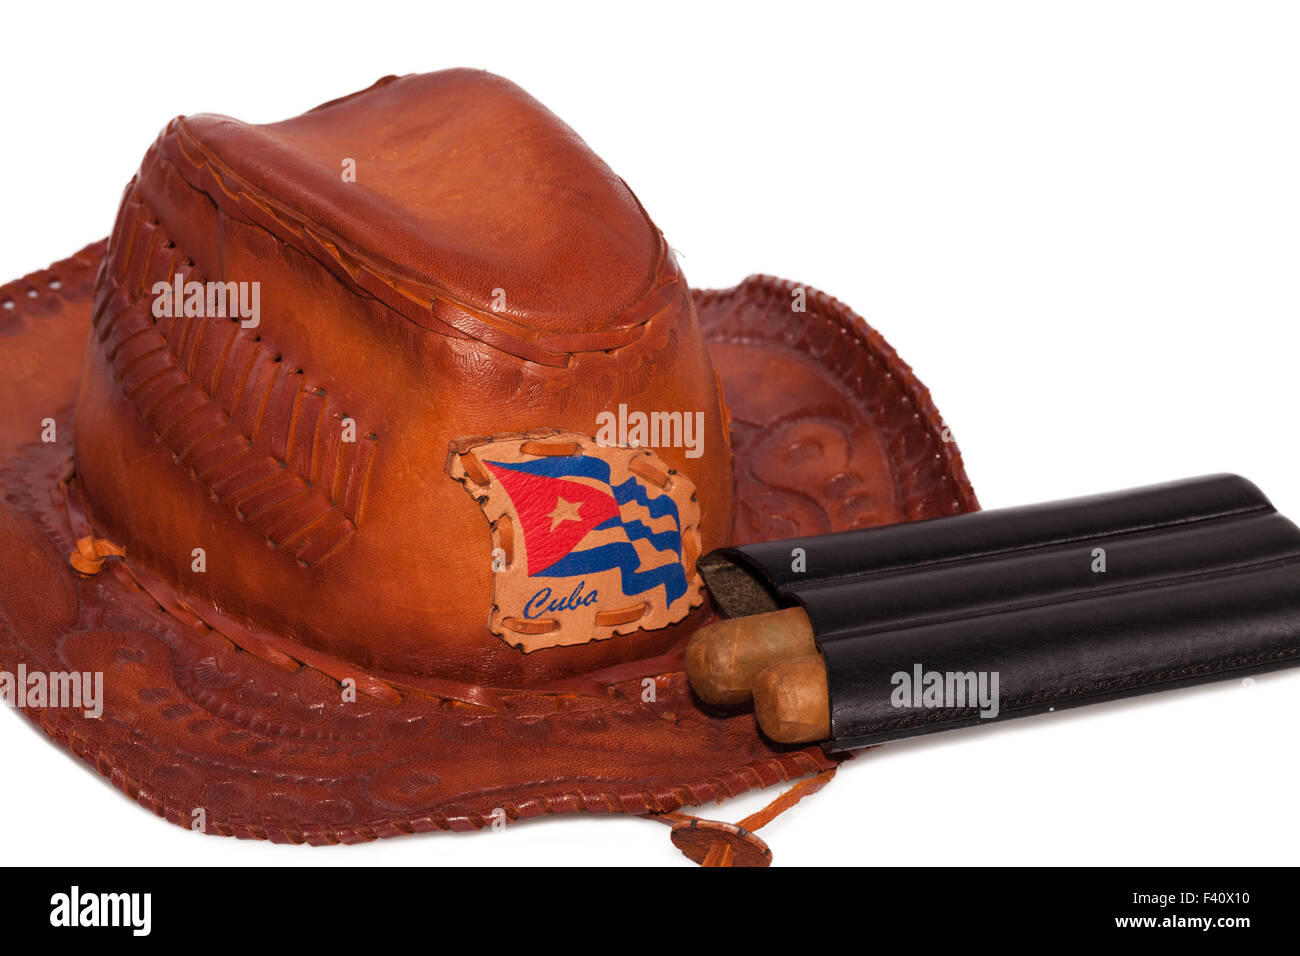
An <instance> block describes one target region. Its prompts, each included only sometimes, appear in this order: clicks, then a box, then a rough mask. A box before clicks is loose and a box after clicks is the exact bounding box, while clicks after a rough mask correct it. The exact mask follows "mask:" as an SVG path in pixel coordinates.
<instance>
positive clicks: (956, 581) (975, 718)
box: [701, 475, 1300, 750]
mask: <svg viewBox="0 0 1300 956" xmlns="http://www.w3.org/2000/svg"><path fill="white" fill-rule="evenodd" d="M701 570H702V572H703V574H704V576H705V579H706V581H707V582H708V584H709V588H710V591H711V593H712V594H713V596H714V599H715V601H716V602H717V603H718V604H719V605H720V607H721V608H722V609H723V611H724V612H725V613H728V614H750V613H757V612H761V611H769V610H775V609H777V608H781V607H788V606H794V605H798V606H801V607H802V608H803V609H804V610H805V611H806V612H807V614H808V617H809V619H810V621H811V622H812V626H813V633H814V636H815V637H816V639H817V643H818V646H819V648H820V650H821V652H822V654H823V657H824V660H825V663H826V672H827V683H828V688H829V693H830V713H831V735H832V736H831V740H830V741H829V742H828V744H827V746H828V747H830V748H831V749H840V750H842V749H850V748H854V747H861V746H866V745H868V744H874V743H880V742H882V741H886V740H892V739H895V738H899V737H906V736H912V735H916V734H922V733H930V732H933V731H938V730H947V729H951V728H955V727H962V726H968V725H972V724H978V723H984V722H987V721H990V720H1005V719H1009V718H1011V717H1020V716H1026V715H1029V714H1034V713H1040V712H1042V711H1046V710H1051V709H1059V708H1064V707H1073V706H1079V705H1082V704H1088V703H1093V702H1096V701H1102V700H1109V699H1112V698H1118V697H1125V696H1130V695H1135V694H1140V693H1146V692H1150V691H1155V690H1165V689H1169V688H1174V687H1181V686H1185V685H1188V684H1195V683H1200V682H1204V681H1212V680H1223V679H1226V678H1229V677H1235V676H1239V675H1244V674H1249V673H1255V672H1260V671H1265V670H1269V669H1273V668H1280V667H1286V666H1290V665H1294V664H1296V663H1300V530H1297V528H1296V526H1295V525H1294V524H1292V523H1291V522H1290V521H1288V520H1287V519H1286V518H1285V517H1283V516H1282V515H1280V514H1278V513H1277V512H1276V510H1275V509H1274V508H1273V506H1272V505H1271V504H1270V503H1269V501H1268V499H1267V498H1265V497H1264V495H1263V494H1262V493H1261V492H1260V491H1259V489H1258V488H1256V487H1255V486H1254V485H1253V484H1251V483H1250V482H1249V481H1246V480H1245V479H1244V478H1240V477H1238V476H1235V475H1214V476H1208V477H1203V478H1192V479H1187V480H1184V481H1178V482H1171V483H1169V484H1163V485H1155V486H1151V487H1146V488H1137V489H1133V490H1130V491H1122V492H1116V493H1112V494H1105V495H1097V496H1092V497H1087V498H1075V499H1070V500H1066V501H1057V502H1049V503H1046V504H1039V505H1031V506H1027V507H1021V508H1008V509H1001V510H995V511H984V512H975V513H972V514H966V515H960V516H955V517H951V518H937V519H932V520H928V521H918V522H913V523H910V524H900V525H891V526H888V527H882V528H872V529H865V530H861V531H851V532H841V533H837V534H829V535H821V536H814V537H807V538H798V539H790V540H787V541H776V542H764V543H762V544H755V545H746V546H743V547H739V548H727V549H722V550H720V551H715V552H713V553H712V554H710V555H708V556H706V558H705V559H704V560H703V561H702V562H701Z"/></svg>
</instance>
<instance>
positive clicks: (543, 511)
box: [484, 462, 619, 577]
mask: <svg viewBox="0 0 1300 956" xmlns="http://www.w3.org/2000/svg"><path fill="white" fill-rule="evenodd" d="M484 464H485V465H486V466H487V468H488V470H489V471H491V472H492V474H493V476H494V477H495V478H496V480H497V481H499V482H501V487H503V488H504V489H505V491H506V494H507V495H508V496H509V497H510V502H511V504H513V505H514V506H515V513H516V514H517V515H518V516H519V528H520V530H521V531H523V534H524V549H525V550H526V551H527V552H528V574H529V576H530V577H531V576H532V575H534V574H537V573H538V572H539V571H545V570H546V569H547V568H549V567H550V566H551V565H552V564H554V563H555V562H556V561H559V560H560V559H561V558H563V557H564V556H565V555H566V554H568V553H569V552H570V551H572V550H573V549H574V548H575V547H576V546H577V545H578V543H579V542H580V541H582V539H583V538H585V537H586V536H587V533H588V532H589V531H591V529H592V528H594V527H596V525H598V524H601V523H603V522H605V521H608V520H609V519H610V518H614V517H617V516H618V513H619V511H618V502H616V501H615V500H614V496H613V495H611V494H610V493H609V492H607V491H602V490H600V489H599V488H593V487H591V486H590V485H584V484H581V483H579V482H576V481H568V480H567V479H564V478H548V477H541V476H538V475H530V474H528V473H527V472H522V471H515V470H514V469H512V468H508V467H502V466H500V465H496V464H493V463H491V462H484Z"/></svg>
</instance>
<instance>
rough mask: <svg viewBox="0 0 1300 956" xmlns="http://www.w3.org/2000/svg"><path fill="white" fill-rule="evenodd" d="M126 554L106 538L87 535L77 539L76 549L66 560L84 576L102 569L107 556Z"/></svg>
mask: <svg viewBox="0 0 1300 956" xmlns="http://www.w3.org/2000/svg"><path fill="white" fill-rule="evenodd" d="M124 554H126V550H125V549H124V548H121V547H119V546H118V545H116V544H114V543H113V542H112V541H109V540H108V539H107V538H95V537H91V536H89V535H87V536H86V537H84V538H78V539H77V549H76V550H75V551H73V552H72V553H71V554H69V555H68V562H69V563H70V564H71V565H72V567H73V569H74V570H75V571H76V572H77V573H78V574H84V575H85V576H86V577H90V576H91V575H94V574H98V573H99V572H100V571H102V570H104V560H105V559H106V558H109V557H119V558H120V557H121V556H122V555H124Z"/></svg>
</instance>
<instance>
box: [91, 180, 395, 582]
mask: <svg viewBox="0 0 1300 956" xmlns="http://www.w3.org/2000/svg"><path fill="white" fill-rule="evenodd" d="M177 275H179V276H181V277H182V279H183V281H184V282H191V281H193V282H199V283H202V282H204V281H206V278H207V277H206V276H205V275H204V273H203V271H202V269H201V268H200V267H199V266H197V265H196V264H195V262H194V260H193V258H192V257H191V256H190V255H189V254H188V253H187V252H186V250H184V249H182V248H180V247H179V246H178V245H177V243H176V241H175V240H174V239H173V238H171V237H170V236H169V235H168V234H167V232H166V231H165V230H164V229H163V227H162V226H161V225H160V224H159V222H158V219H157V217H156V216H154V214H153V212H152V211H151V210H150V208H149V206H148V204H146V203H145V202H144V201H143V200H142V199H141V198H140V196H139V195H138V194H137V193H136V192H135V189H134V184H132V185H131V186H128V187H127V193H126V196H125V197H124V198H123V201H122V207H121V212H120V213H119V216H118V223H117V226H116V227H115V228H114V231H113V238H112V240H111V243H110V246H109V255H108V261H107V263H106V267H105V270H104V276H103V278H102V281H101V282H100V284H99V289H98V292H97V294H96V300H95V311H94V318H93V324H94V328H95V333H96V335H97V339H98V342H99V344H100V347H101V348H103V349H104V351H105V354H106V355H107V357H108V359H109V362H110V365H111V367H112V369H113V374H114V377H115V378H116V379H117V381H118V383H119V384H120V386H121V388H122V390H123V392H124V394H125V395H126V397H127V399H128V400H129V401H130V403H131V405H132V406H133V407H134V408H135V410H136V412H137V413H138V414H139V416H140V418H141V419H142V420H143V421H144V422H146V423H147V424H148V425H149V426H150V427H151V428H152V429H153V432H154V434H155V436H156V437H157V438H158V439H159V440H160V441H161V442H163V443H164V444H165V445H167V447H168V448H169V449H171V451H172V453H173V455H175V456H176V459H177V461H178V462H179V463H180V464H181V465H182V466H184V467H185V468H186V469H188V470H189V472H190V473H191V475H192V476H193V477H194V479H195V480H196V481H198V482H199V483H200V484H202V485H203V487H204V488H206V489H207V490H208V492H209V493H210V494H212V495H213V496H214V497H215V498H216V499H217V500H218V501H220V502H222V503H223V504H225V505H227V506H228V507H230V508H231V509H232V510H233V511H234V512H235V514H236V515H237V516H238V517H239V519H240V520H241V521H243V522H245V523H247V524H248V526H249V528H250V530H251V531H252V532H253V533H255V534H257V535H259V536H260V537H263V538H265V539H266V540H268V541H269V542H271V543H272V544H273V545H274V546H275V548H276V550H277V551H278V552H280V553H282V554H284V555H286V556H288V557H291V558H293V559H295V560H297V561H298V562H300V563H301V564H303V565H305V566H311V565H314V564H317V563H319V562H320V561H322V560H324V559H325V558H326V557H328V556H329V555H330V554H331V553H333V552H334V551H335V550H336V549H337V548H338V547H339V546H340V545H342V544H343V543H344V542H345V541H346V540H347V539H348V538H349V537H351V536H352V534H354V533H355V531H356V529H357V523H358V522H359V520H360V516H361V510H362V505H363V502H364V498H365V488H366V482H367V478H368V477H369V473H370V468H371V465H372V464H373V460H374V455H375V449H376V440H375V438H374V436H371V435H367V434H366V433H365V432H364V431H363V430H362V428H361V426H360V425H359V424H357V425H355V426H354V430H355V431H356V432H357V434H356V440H355V441H352V442H348V441H343V440H342V437H341V436H342V434H343V429H342V428H341V427H340V422H341V419H342V418H343V409H342V408H341V407H340V406H339V405H338V404H337V403H336V402H334V401H332V400H331V399H330V398H329V396H327V395H326V393H325V390H324V389H323V388H320V387H318V386H315V385H313V384H312V383H311V381H310V379H309V378H308V375H307V373H306V372H305V371H304V370H303V369H301V368H293V367H290V366H289V365H288V364H287V363H285V362H283V361H281V358H280V356H279V355H278V354H277V353H276V351H275V349H274V348H273V347H271V345H269V344H267V343H263V342H262V339H261V335H260V334H259V333H258V332H256V331H255V330H252V329H245V328H242V327H241V325H240V322H239V319H238V317H237V316H236V317H229V318H226V317H218V316H185V315H176V316H174V317H163V318H155V317H154V315H153V312H152V306H153V300H154V297H153V295H152V292H151V290H152V288H153V286H154V284H155V283H156V282H166V283H169V284H170V283H172V282H173V280H174V278H175V276H177ZM176 311H180V310H179V308H178V309H177V310H176Z"/></svg>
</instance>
